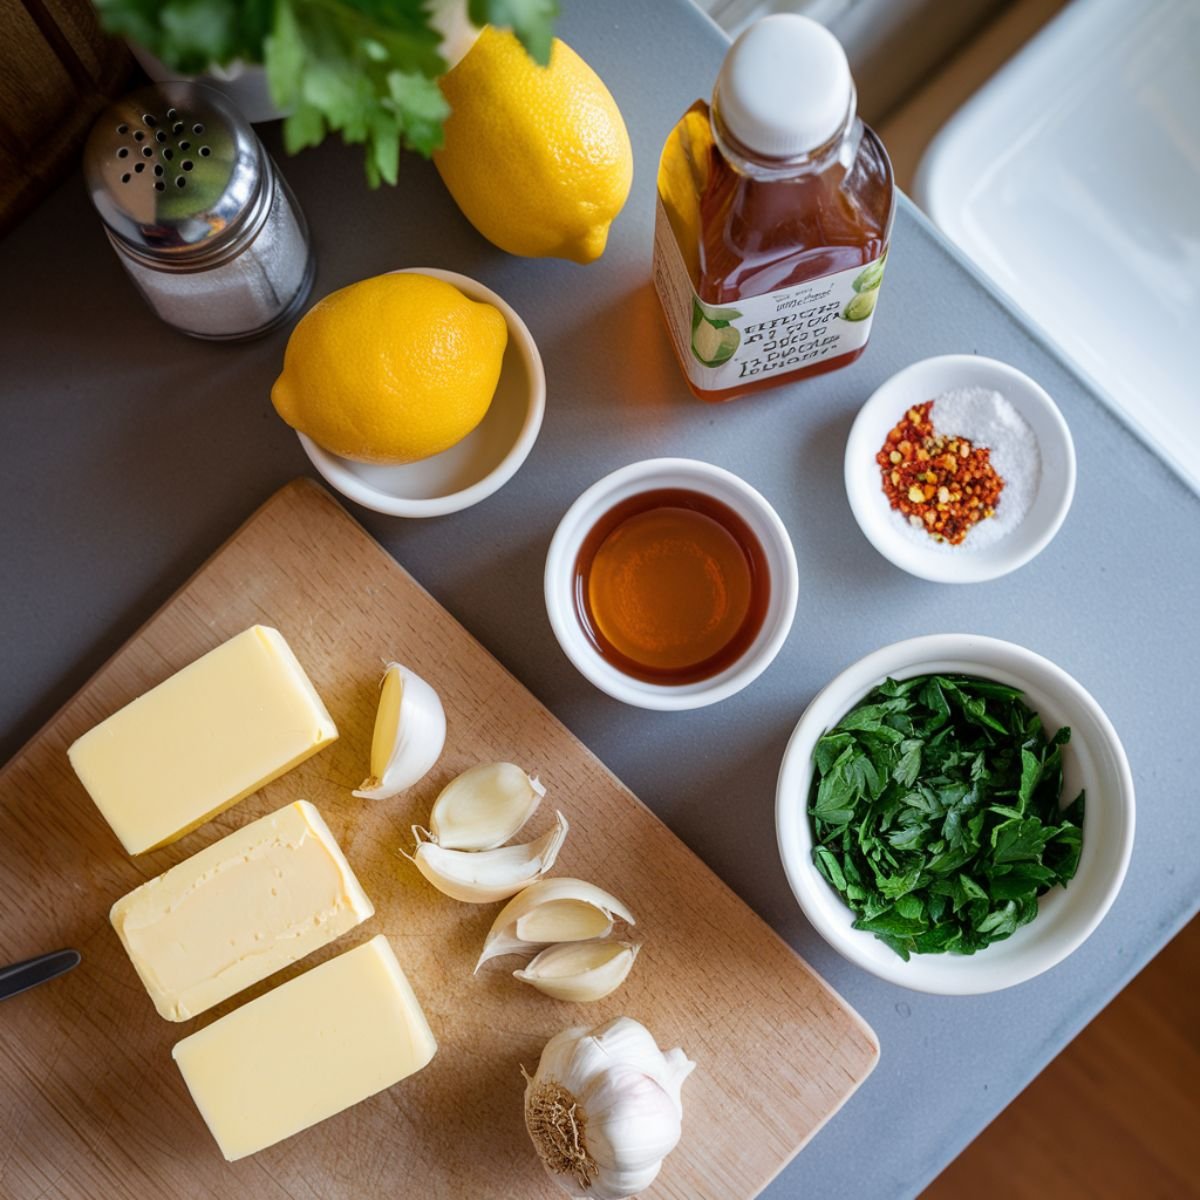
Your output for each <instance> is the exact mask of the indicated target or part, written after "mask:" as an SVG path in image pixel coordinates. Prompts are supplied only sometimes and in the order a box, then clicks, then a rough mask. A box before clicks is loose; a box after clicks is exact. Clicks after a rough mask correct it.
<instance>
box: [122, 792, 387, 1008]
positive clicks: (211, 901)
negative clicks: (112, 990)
mask: <svg viewBox="0 0 1200 1200" xmlns="http://www.w3.org/2000/svg"><path fill="white" fill-rule="evenodd" d="M374 911H375V909H374V906H373V905H372V904H371V901H370V900H369V899H368V898H367V894H366V892H364V891H363V890H362V888H361V887H360V886H359V883H358V880H357V879H356V878H355V876H354V872H353V871H352V870H351V869H350V864H349V863H348V862H347V861H346V858H345V856H344V855H343V854H342V851H341V848H340V847H339V846H338V844H337V842H336V841H335V840H334V837H333V834H332V833H330V832H329V827H328V826H327V825H326V824H325V822H324V821H323V820H322V819H321V814H320V813H319V812H317V810H316V809H315V808H314V807H313V806H312V805H311V804H309V802H308V801H307V800H297V801H296V803H295V804H289V805H286V806H285V807H284V808H281V809H279V810H278V812H273V813H269V814H268V815H267V816H265V817H260V818H259V820H257V821H252V822H251V823H250V824H249V825H246V826H244V827H243V828H241V829H239V830H237V831H236V832H234V833H231V834H229V836H228V837H223V838H221V840H220V841H219V842H215V843H214V844H213V845H211V846H209V847H208V848H207V849H205V850H201V851H200V853H199V854H193V855H192V857H191V858H188V859H185V860H184V861H183V862H181V863H180V864H179V865H178V866H175V867H172V868H171V869H170V870H169V871H167V872H165V873H164V874H162V875H160V876H158V878H157V879H151V880H150V881H149V882H148V883H144V884H142V886H141V887H139V888H135V889H134V890H133V891H132V892H130V893H129V895H127V896H122V897H121V899H120V900H118V901H117V902H116V904H114V905H113V907H112V912H111V914H110V917H111V920H112V923H113V928H114V929H115V930H116V931H117V934H118V935H119V937H120V939H121V942H122V944H123V945H124V947H125V951H126V953H127V954H128V955H129V958H130V960H131V961H132V963H133V965H134V967H135V968H136V969H137V973H138V975H140V976H141V979H142V982H143V983H144V984H145V985H146V991H148V992H149V993H150V998H151V999H152V1000H153V1001H154V1007H155V1008H157V1009H158V1011H159V1013H160V1014H161V1015H162V1016H164V1017H166V1018H167V1020H168V1021H185V1020H187V1019H188V1017H194V1016H195V1015H196V1014H197V1013H202V1012H204V1010H205V1009H206V1008H211V1007H212V1006H213V1005H214V1004H220V1003H221V1001H222V1000H227V999H228V998H229V997H230V996H232V995H235V994H236V993H237V992H240V991H241V990H242V989H243V988H248V987H249V986H250V985H251V984H252V983H257V982H258V981H259V980H260V979H265V978H266V977H267V976H268V975H270V974H272V973H273V972H275V971H278V970H279V969H280V968H281V967H286V966H287V965H288V963H292V962H295V961H296V960H297V959H299V958H303V957H304V956H305V955H306V954H311V953H312V951H314V950H316V949H318V948H319V947H321V946H324V945H326V944H327V943H329V942H332V941H333V940H334V938H336V937H340V936H341V935H342V934H343V933H345V932H347V930H350V929H353V928H354V926H355V925H358V924H360V923H361V922H363V921H365V920H366V919H367V918H368V917H369V916H371V915H372V914H373V913H374Z"/></svg>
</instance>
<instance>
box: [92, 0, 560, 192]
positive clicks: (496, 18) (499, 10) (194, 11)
mask: <svg viewBox="0 0 1200 1200" xmlns="http://www.w3.org/2000/svg"><path fill="white" fill-rule="evenodd" d="M450 2H461V3H464V4H465V5H466V7H467V13H468V16H469V17H470V18H471V21H472V22H473V23H474V24H475V25H480V26H482V25H497V26H500V27H502V28H511V29H512V30H513V32H514V33H515V34H516V35H517V37H518V38H519V39H520V40H521V43H522V45H524V47H525V48H526V50H527V51H528V52H529V53H530V54H531V55H532V56H533V57H534V59H535V60H536V61H537V62H539V63H542V64H543V65H544V64H546V63H547V62H549V61H550V43H551V40H552V38H553V33H554V19H555V17H556V16H557V15H558V0H450ZM95 5H96V8H97V10H98V11H99V13H100V18H101V21H102V22H103V24H104V27H105V28H106V29H107V30H109V32H111V33H116V34H120V35H121V36H123V37H127V38H129V39H131V40H132V41H135V42H138V43H140V44H141V45H142V46H144V47H145V48H146V49H147V50H149V51H150V52H151V53H152V54H154V55H156V56H157V57H158V58H160V59H162V61H163V62H164V63H166V64H167V66H169V67H171V68H172V69H173V70H177V71H179V72H180V73H181V74H188V75H194V74H199V73H200V72H202V71H204V70H206V69H207V68H208V67H210V66H214V65H216V66H228V65H229V64H230V63H231V62H233V61H234V60H235V59H240V60H241V61H243V62H247V63H262V64H264V65H265V66H266V69H267V78H268V80H269V82H270V85H271V95H272V98H273V99H274V100H275V103H276V104H278V105H279V107H280V108H285V109H289V110H291V115H290V116H289V117H288V118H287V121H286V122H285V124H284V142H285V144H286V146H287V150H288V153H289V154H294V153H296V151H298V150H302V149H303V148H304V147H305V146H315V145H317V144H319V143H320V142H321V141H322V140H323V139H324V137H325V135H326V133H328V132H330V131H334V132H337V133H340V134H341V135H342V137H343V139H344V140H345V141H347V142H353V143H361V144H364V145H365V146H366V169H367V179H368V180H369V182H370V184H371V186H372V187H375V186H377V185H378V184H379V182H380V181H381V180H386V181H387V182H388V183H395V182H396V177H397V174H398V170H399V159H400V148H401V146H404V147H407V148H408V149H410V150H416V151H417V152H418V153H419V154H423V155H425V156H426V157H428V156H429V155H430V154H432V153H433V151H434V150H436V149H437V148H438V147H439V146H440V145H441V144H442V122H443V121H444V120H445V118H446V116H447V115H448V114H449V111H450V110H449V106H448V105H447V104H446V100H445V98H444V97H443V95H442V93H441V90H440V89H439V88H438V85H437V79H438V76H440V75H441V74H442V73H443V72H444V71H445V69H446V63H445V61H444V60H443V59H442V57H441V54H440V53H439V51H438V47H439V42H440V36H441V35H440V34H439V33H438V32H437V30H436V29H434V28H433V26H432V25H431V24H430V9H431V7H432V5H431V3H430V0H165V2H163V0H95Z"/></svg>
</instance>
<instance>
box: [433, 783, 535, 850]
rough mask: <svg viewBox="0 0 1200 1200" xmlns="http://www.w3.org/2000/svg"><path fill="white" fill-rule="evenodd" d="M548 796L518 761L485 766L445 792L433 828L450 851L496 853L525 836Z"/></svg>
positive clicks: (435, 809) (436, 808)
mask: <svg viewBox="0 0 1200 1200" xmlns="http://www.w3.org/2000/svg"><path fill="white" fill-rule="evenodd" d="M545 794H546V789H545V788H544V787H542V785H541V783H540V782H539V781H538V780H537V779H536V778H534V777H532V776H530V775H526V774H525V772H524V771H522V770H521V768H520V767H518V766H516V765H515V764H514V763H506V762H497V763H481V764H480V765H479V766H477V767H470V768H468V769H467V770H466V771H464V772H463V773H462V774H461V775H459V776H458V777H457V778H456V779H452V780H451V781H450V782H449V783H448V784H446V786H445V787H444V788H442V790H441V793H440V794H439V795H438V798H437V799H436V800H435V801H434V802H433V812H432V813H431V814H430V817H429V830H430V832H431V833H432V834H433V840H434V841H435V842H437V844H438V845H439V846H444V847H445V848H446V849H447V850H494V849H495V848H496V847H497V846H503V845H504V843H505V842H507V841H508V839H509V838H511V837H515V836H516V835H517V833H519V832H520V830H521V827H522V826H523V825H524V824H525V822H526V821H528V820H529V818H530V817H532V816H533V814H534V813H535V812H536V811H537V806H538V805H539V804H540V803H541V802H542V797H543V796H544V795H545Z"/></svg>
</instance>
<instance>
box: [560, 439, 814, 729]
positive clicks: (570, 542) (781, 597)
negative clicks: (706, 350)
mask: <svg viewBox="0 0 1200 1200" xmlns="http://www.w3.org/2000/svg"><path fill="white" fill-rule="evenodd" d="M658 488H686V489H690V490H692V491H696V492H703V493H704V494H705V495H708V496H712V497H714V498H715V499H717V500H720V501H722V502H723V503H725V504H727V505H729V507H730V508H732V509H733V510H734V511H735V512H736V513H737V514H738V515H739V516H740V517H741V518H742V519H743V520H744V521H745V522H746V523H747V524H748V525H749V526H750V528H751V530H753V532H754V533H755V535H756V536H757V537H758V540H759V542H760V544H761V545H762V549H763V553H764V555H765V556H766V560H767V568H768V571H769V572H770V596H769V599H768V602H767V613H766V616H765V617H764V618H763V623H762V628H761V629H760V630H759V631H758V636H757V637H756V638H755V639H754V641H753V642H752V643H751V644H750V646H749V647H748V648H747V650H746V652H745V653H744V654H743V655H742V656H741V658H739V659H738V660H737V662H735V663H734V664H733V665H732V666H730V667H727V668H726V669H725V670H724V671H722V672H720V673H719V674H717V675H714V676H713V677H712V678H711V679H704V680H701V681H700V682H698V683H684V684H678V685H668V684H656V683H646V682H644V681H642V680H640V679H634V678H632V677H631V676H629V675H625V674H623V673H622V672H620V671H618V670H617V668H616V667H614V666H613V665H612V664H611V663H609V662H606V661H605V660H604V659H603V658H602V657H601V656H600V654H599V652H598V651H597V650H596V648H595V647H594V646H593V645H592V643H591V641H590V640H589V639H588V637H587V635H586V634H585V633H584V631H583V629H582V627H581V626H580V624H579V618H578V616H577V614H576V608H575V561H576V559H577V557H578V555H579V548H580V546H581V545H582V543H583V540H584V538H585V537H586V536H587V535H588V533H589V531H590V530H591V529H592V527H593V526H594V525H595V524H596V522H597V521H598V520H599V519H600V518H601V517H602V516H603V515H604V514H605V513H606V512H608V511H609V510H610V509H611V508H612V507H613V506H614V505H617V504H619V503H620V502H621V501H622V500H627V499H628V498H629V497H630V496H636V495H637V494H638V493H640V492H648V491H653V490H656V489H658ZM799 587H800V577H799V572H798V571H797V570H796V555H795V551H794V550H793V549H792V543H791V539H790V538H789V537H788V534H787V530H786V529H785V528H784V526H783V522H782V521H781V520H780V519H779V515H778V513H776V512H775V510H774V509H773V508H772V507H771V506H770V504H768V503H767V501H766V500H765V499H764V498H763V497H762V495H760V493H758V492H757V491H755V489H754V488H752V487H751V486H750V485H749V484H748V483H746V482H745V481H744V480H742V479H739V478H738V477H737V476H736V475H734V474H732V473H731V472H729V471H726V470H724V469H723V468H721V467H714V466H713V465H712V464H710V463H705V462H697V461H696V460H695V459H690V458H652V459H647V460H646V461H645V462H637V463H632V464H631V465H630V466H627V467H622V468H621V469H620V470H619V471H614V472H613V473H612V474H611V475H606V476H605V477H604V478H603V479H601V480H600V481H599V482H598V483H594V484H592V486H591V487H590V488H588V489H587V491H586V492H584V493H583V495H582V496H580V497H579V499H578V500H576V501H575V503H574V504H572V505H571V507H570V508H569V509H567V511H566V514H565V515H564V516H563V519H562V520H561V521H560V522H559V525H558V529H557V530H556V531H555V534H554V538H553V539H552V540H551V542H550V551H549V553H548V554H547V556H546V575H545V593H546V611H547V613H548V614H549V616H550V625H551V627H552V628H553V630H554V636H555V637H556V638H558V644H559V645H560V646H561V647H562V648H563V650H564V652H565V653H566V655H567V657H568V658H569V659H570V660H571V661H572V662H573V663H574V664H575V666H576V667H577V668H578V669H579V671H580V673H581V674H582V675H583V676H585V678H587V679H589V680H591V682H592V683H594V684H595V685H596V686H597V687H598V688H599V689H600V690H601V691H603V692H607V693H608V694H609V695H610V696H612V697H613V698H614V699H617V700H622V701H624V702H625V703H626V704H633V705H636V706H637V707H638V708H653V709H661V710H670V711H677V710H680V709H686V708H702V707H703V706H704V705H706V704H715V703H716V702H717V701H718V700H724V699H725V698H726V697H728V696H732V695H733V694H734V693H735V692H740V691H741V690H742V688H744V687H745V686H746V685H747V684H749V683H751V682H752V681H753V680H755V679H757V678H758V676H759V675H761V674H762V672H763V671H765V670H766V669H767V666H768V665H769V664H770V662H771V660H772V659H773V658H774V657H775V655H776V654H778V653H779V649H780V647H781V646H782V645H783V643H784V642H785V641H786V640H787V635H788V631H789V630H790V629H791V627H792V619H793V618H794V617H795V615H796V597H797V594H798V592H799Z"/></svg>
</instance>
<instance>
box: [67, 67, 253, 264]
mask: <svg viewBox="0 0 1200 1200" xmlns="http://www.w3.org/2000/svg"><path fill="white" fill-rule="evenodd" d="M83 162H84V175H85V177H86V179H87V186H88V190H89V191H90V192H91V196H92V203H93V204H94V205H95V206H96V210H97V212H99V214H100V217H101V219H102V220H103V221H104V223H105V225H106V226H107V227H108V229H109V231H110V232H111V233H112V235H113V236H114V237H115V238H116V239H117V240H118V241H119V242H121V243H123V244H124V245H125V246H127V247H129V248H130V249H131V250H132V251H134V252H135V253H138V254H141V255H144V256H149V257H151V258H157V259H161V260H163V261H164V262H167V261H173V260H178V259H190V258H193V257H197V256H206V255H207V254H208V253H209V252H211V251H216V250H218V249H219V248H220V247H221V246H223V245H224V244H225V243H227V242H228V241H230V240H235V239H236V238H237V236H238V233H239V232H240V230H241V228H242V226H243V225H244V224H245V222H246V221H247V220H253V219H254V218H255V216H256V213H257V210H258V209H259V208H260V207H261V204H260V200H261V196H262V193H263V191H264V189H263V186H262V184H263V180H264V177H267V174H268V172H269V171H270V167H269V165H268V160H267V157H266V152H265V151H264V150H263V148H262V145H261V143H260V142H259V140H258V137H257V136H256V134H255V133H254V130H253V129H252V128H251V127H250V125H249V123H248V122H247V121H246V120H245V119H244V118H243V117H242V116H241V115H240V114H239V113H238V112H237V110H236V109H235V108H233V106H232V105H231V104H230V103H229V102H228V101H227V100H226V99H225V98H224V96H222V95H221V94H220V93H219V92H216V91H214V90H213V89H212V88H208V87H204V86H203V85H202V84H198V83H182V82H179V83H161V84H158V85H157V86H155V87H148V88H142V89H141V90H139V91H136V92H130V93H129V95H127V96H124V97H122V98H121V99H120V100H117V101H116V102H115V103H114V104H112V105H110V106H109V107H108V108H107V109H105V110H104V112H103V113H101V115H100V117H99V118H98V119H97V121H96V123H95V125H94V126H93V127H92V131H91V133H90V134H89V136H88V141H87V147H86V148H85V150H84V159H83Z"/></svg>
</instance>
